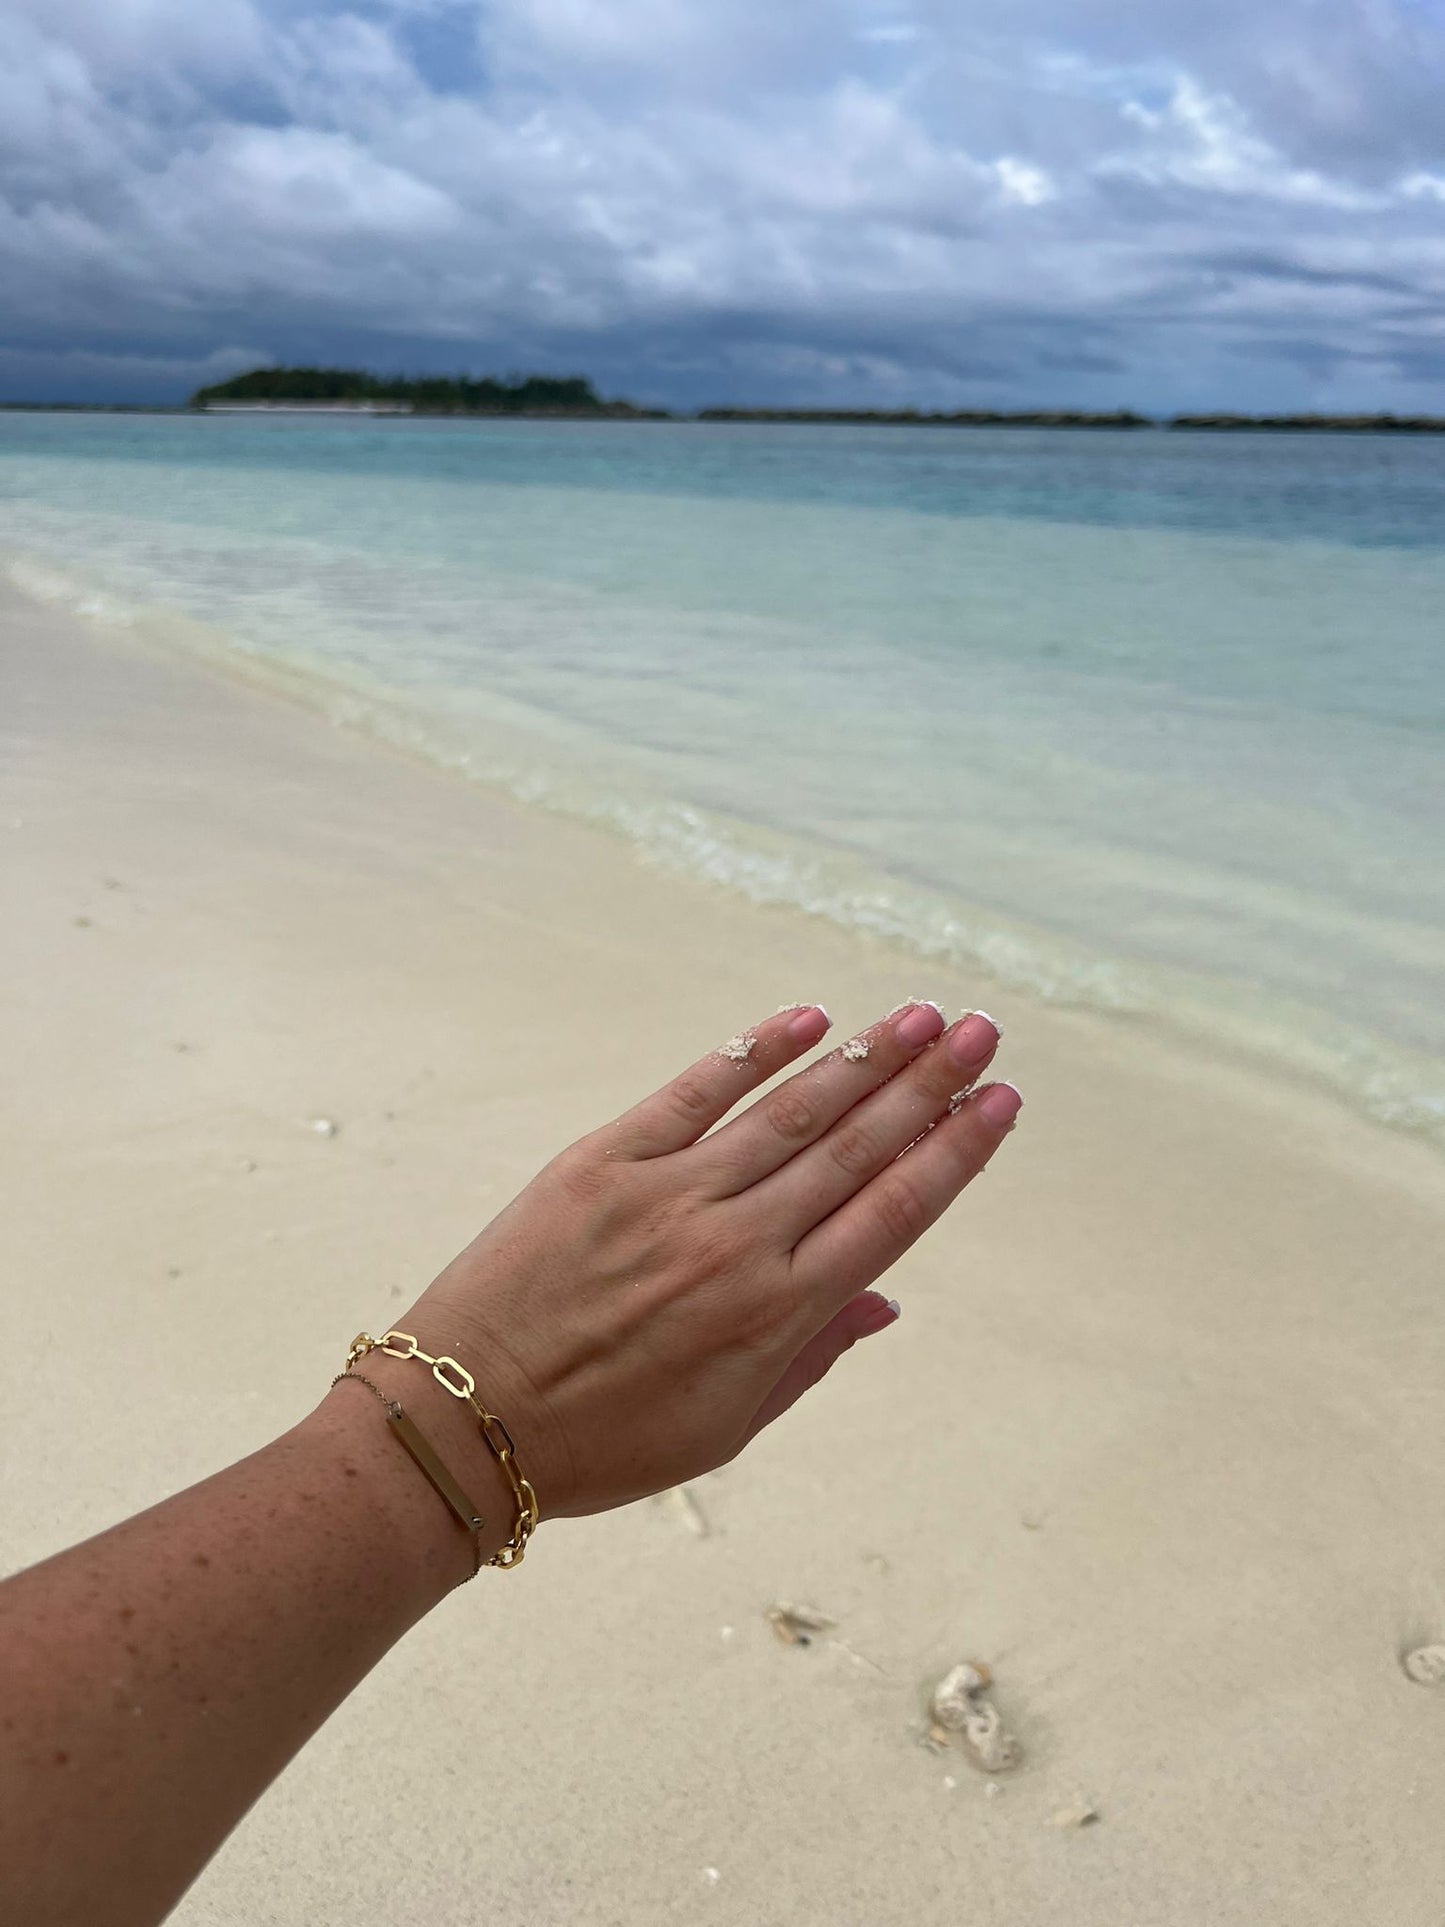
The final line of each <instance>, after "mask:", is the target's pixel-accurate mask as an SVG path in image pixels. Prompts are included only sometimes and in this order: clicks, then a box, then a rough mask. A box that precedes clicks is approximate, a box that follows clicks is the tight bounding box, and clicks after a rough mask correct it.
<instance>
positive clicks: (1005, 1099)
mask: <svg viewBox="0 0 1445 1927" xmlns="http://www.w3.org/2000/svg"><path fill="white" fill-rule="evenodd" d="M1023 1101H1024V1100H1023V1095H1022V1093H1021V1092H1019V1091H1016V1090H1015V1089H1014V1087H1013V1085H1012V1084H990V1085H988V1086H987V1087H986V1088H985V1089H984V1090H981V1091H980V1092H979V1094H978V1096H977V1097H976V1098H975V1099H974V1104H975V1105H976V1107H977V1109H978V1114H979V1116H980V1117H981V1118H982V1119H983V1121H984V1123H985V1124H989V1125H992V1127H993V1129H994V1130H995V1131H1006V1130H1007V1129H1008V1128H1009V1126H1010V1125H1011V1124H1012V1123H1013V1121H1014V1119H1015V1118H1016V1117H1017V1116H1018V1114H1019V1111H1020V1109H1021V1108H1022V1106H1023Z"/></svg>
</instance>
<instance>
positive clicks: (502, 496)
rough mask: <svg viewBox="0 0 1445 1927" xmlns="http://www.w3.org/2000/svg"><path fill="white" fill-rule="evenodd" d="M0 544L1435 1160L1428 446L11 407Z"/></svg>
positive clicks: (1440, 682) (1441, 842) (483, 767)
mask: <svg viewBox="0 0 1445 1927" xmlns="http://www.w3.org/2000/svg"><path fill="white" fill-rule="evenodd" d="M0 564H3V566H4V568H5V569H6V570H7V571H8V573H9V574H10V576H11V577H12V578H13V579H14V581H15V582H16V583H17V584H18V585H19V586H20V587H21V588H23V589H25V590H26V591H27V592H28V593H30V594H33V595H38V596H40V597H42V598H44V599H47V600H51V601H54V602H57V603H61V604H64V605H65V606H68V607H70V608H73V609H77V610H79V611H81V612H83V613H85V614H87V615H89V616H90V617H92V618H93V619H95V620H97V621H100V622H108V623H112V624H123V625H140V626H145V625H150V624H162V625H164V624H165V623H166V620H167V618H174V617H175V616H176V615H180V616H184V617H186V618H189V619H190V625H200V627H194V628H193V627H191V626H189V625H184V626H181V627H178V626H177V625H176V624H175V623H174V622H173V621H172V622H171V625H170V628H169V630H168V633H169V634H170V635H171V637H172V639H173V640H174V638H175V637H176V636H177V635H178V634H185V635H188V636H190V637H192V639H193V640H194V641H195V642H196V644H197V646H204V647H207V648H212V649H220V650H222V651H225V652H229V653H230V654H232V655H233V656H234V657H235V658H237V659H244V660H245V662H246V664H247V666H248V668H249V670H250V671H251V673H254V674H260V675H263V676H267V677H271V678H274V679H276V680H277V681H278V682H280V683H282V684H283V685H284V687H285V688H286V689H287V690H288V691H289V692H290V693H291V694H293V695H296V694H300V695H302V696H303V697H304V698H305V699H306V700H308V701H310V702H311V703H313V704H314V705H315V706H316V707H317V708H318V709H319V710H321V711H322V712H323V713H324V714H326V715H327V716H328V717H329V718H330V719H331V720H332V721H333V722H334V723H336V724H338V725H340V726H345V727H350V728H356V729H363V730H367V731H370V732H372V733H373V734H375V735H377V736H380V737H382V738H385V739H386V740H389V741H391V742H394V743H398V744H400V745H403V746H404V747H406V748H408V749H410V750H411V751H413V752H416V753H419V754H421V755H424V756H428V757H430V758H432V759H434V760H435V761H437V762H438V763H441V764H444V765H446V766H447V767H448V768H450V769H452V770H454V771H457V772H459V773H461V774H463V775H465V776H468V777H470V778H472V779H473V780H476V781H478V782H482V783H490V784H496V785H501V786H503V787H505V788H506V789H508V790H510V791H511V792H512V793H513V794H514V795H516V796H518V797H519V798H521V799H523V800H524V801H525V802H527V803H529V804H531V805H533V806H536V807H539V808H546V809H552V810H558V811H562V812H565V813H568V814H572V815H578V816H584V817H588V818H591V819H593V820H595V821H598V822H600V823H602V824H604V825H606V826H607V827H609V828H610V829H611V830H612V831H613V832H614V833H616V834H617V835H620V836H622V837H625V838H627V839H629V840H630V841H631V842H633V843H634V844H635V845H636V846H637V848H638V851H639V853H640V854H641V855H642V856H643V857H644V858H645V859H646V860H648V861H651V862H655V863H660V864H664V865H671V866H675V867H678V868H681V869H685V870H689V871H693V872H696V873H699V874H702V875H704V876H707V877H710V878H712V879H714V880H715V881H717V882H718V883H720V884H722V885H724V886H726V887H727V888H729V889H732V890H735V891H738V892H741V893H743V894H744V895H746V896H748V897H750V898H752V899H754V900H756V901H758V902H761V903H790V904H795V905H798V906H800V907H802V908H803V909H805V910H807V911H809V912H811V913H812V914H814V915H817V916H823V917H828V918H831V919H833V920H835V921H836V922H839V923H842V924H845V925H849V926H853V927H856V928H859V929H862V930H867V931H872V932H876V933H879V934H881V935H883V936H885V937H887V938H890V939H893V940H896V941H898V942H900V943H902V944H904V945H905V946H907V947H909V948H910V949H912V950H913V951H914V952H915V953H916V954H917V956H918V957H919V959H920V968H919V970H918V972H917V983H916V985H911V986H909V987H910V988H915V989H917V990H918V991H920V992H926V991H927V988H928V986H927V971H926V968H924V967H923V964H924V962H925V961H926V960H927V959H930V958H945V959H947V960H949V961H950V962H951V963H954V964H958V965H962V966H964V967H965V968H967V967H968V966H970V965H977V966H981V967H983V968H984V969H986V970H987V972H988V973H989V974H990V975H991V976H993V977H996V978H999V979H1002V980H1003V982H1004V983H1006V984H1013V985H1017V986H1021V987H1025V988H1027V989H1028V990H1030V991H1032V992H1034V993H1037V994H1039V995H1042V996H1044V997H1047V998H1050V999H1053V1000H1056V1001H1060V1002H1065V1003H1072V1004H1079V1005H1085V1006H1091V1007H1095V1008H1098V1009H1103V1010H1106V1011H1108V1012H1110V1013H1112V1014H1113V1017H1114V1019H1115V1020H1116V1021H1118V1022H1120V1023H1131V1022H1132V1023H1158V1024H1165V1025H1170V1026H1173V1027H1175V1028H1176V1029H1180V1030H1183V1031H1187V1032H1189V1033H1190V1034H1192V1035H1193V1036H1194V1037H1196V1038H1202V1039H1204V1040H1205V1041H1206V1042H1207V1044H1208V1045H1209V1046H1210V1047H1211V1048H1214V1049H1217V1050H1219V1051H1221V1052H1224V1053H1230V1054H1241V1053H1242V1054H1244V1055H1247V1056H1249V1057H1251V1058H1254V1059H1257V1060H1258V1059H1264V1060H1268V1061H1273V1062H1275V1063H1277V1064H1281V1065H1284V1066H1287V1067H1288V1068H1289V1069H1290V1070H1292V1071H1293V1072H1295V1073H1298V1074H1302V1075H1305V1076H1308V1077H1310V1078H1314V1079H1321V1080H1324V1081H1325V1082H1327V1083H1328V1084H1330V1085H1331V1086H1332V1087H1333V1088H1334V1089H1335V1090H1336V1091H1338V1092H1339V1093H1340V1094H1341V1095H1343V1096H1344V1097H1345V1098H1346V1099H1347V1100H1348V1101H1350V1102H1352V1103H1354V1104H1356V1105H1358V1106H1359V1107H1360V1108H1362V1109H1363V1110H1365V1111H1367V1112H1369V1113H1370V1114H1371V1115H1373V1116H1374V1117H1375V1118H1377V1119H1379V1120H1381V1121H1383V1122H1386V1123H1389V1124H1392V1125H1394V1126H1397V1127H1399V1128H1401V1129H1405V1130H1409V1131H1412V1132H1415V1133H1419V1134H1422V1135H1425V1136H1429V1137H1433V1138H1434V1139H1435V1140H1436V1141H1437V1142H1438V1143H1440V1144H1441V1145H1442V1146H1445V994H1442V988H1445V660H1442V659H1445V646H1442V638H1445V438H1432V437H1415V438H1411V437H1390V436H1348V435H1339V436H1335V435H1260V434H1235V435H1208V434H1188V433H1166V432H1162V431H1134V432H1121V431H1088V432H1085V431H1072V432H1071V431H1067V430H1064V431H1058V430H1054V431H1049V430H1041V431H1036V430H1024V429H999V430H989V429H947V428H920V429H909V428H897V427H880V428H853V427H822V426H819V427H805V426H787V427H784V426H760V425H754V424H747V425H721V424H718V425H713V424H703V423H684V422H679V423H661V422H660V423H627V422H598V423H579V422H541V421H532V422H520V421H519V422H463V421H427V420H422V421H416V420H406V419H400V420H369V419H366V418H360V419H340V420H338V419H336V418H331V419H326V420H317V419H314V418H313V419H307V418H304V417H294V416H291V417H288V416H275V417H268V418H254V417H251V418H247V417H219V418H211V417H186V416H177V417H164V416H156V417H144V416H134V417H131V416H105V415H25V414H8V415H7V414H0ZM791 988H792V987H791V986H787V985H785V986H783V989H789V990H790V989H791ZM780 994H781V993H780Z"/></svg>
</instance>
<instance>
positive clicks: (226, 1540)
mask: <svg viewBox="0 0 1445 1927" xmlns="http://www.w3.org/2000/svg"><path fill="white" fill-rule="evenodd" d="M417 1376H418V1377H420V1375H419V1374H418V1375H417ZM389 1389H395V1390H396V1391H397V1393H398V1395H402V1394H403V1393H405V1392H408V1391H409V1392H412V1393H415V1394H416V1395H415V1396H414V1397H408V1398H407V1404H408V1409H409V1410H411V1411H412V1412H413V1413H414V1415H415V1416H416V1417H417V1419H418V1422H419V1423H421V1425H422V1426H423V1428H424V1429H425V1430H427V1431H428V1433H429V1434H430V1435H431V1436H432V1437H433V1438H434V1441H435V1443H436V1446H437V1449H438V1450H439V1451H441V1452H442V1453H443V1454H444V1456H446V1457H448V1459H449V1462H450V1463H451V1464H452V1465H453V1466H454V1467H455V1469H456V1471H457V1473H458V1476H459V1477H464V1478H465V1479H466V1480H467V1481H468V1483H469V1487H470V1489H471V1490H472V1491H473V1493H474V1495H475V1496H476V1498H477V1500H478V1502H479V1503H480V1504H481V1505H482V1507H483V1509H484V1511H485V1512H486V1514H487V1518H488V1522H489V1535H488V1536H489V1538H490V1541H491V1543H490V1544H489V1545H487V1546H486V1547H485V1550H487V1551H490V1550H491V1549H492V1547H493V1546H494V1545H496V1544H500V1543H501V1541H502V1540H503V1539H504V1538H505V1537H506V1535H507V1532H508V1530H509V1528H510V1512H509V1508H508V1506H507V1502H506V1496H505V1493H504V1491H503V1489H502V1487H501V1483H500V1481H499V1480H497V1479H495V1477H494V1474H493V1473H492V1472H490V1471H489V1469H488V1462H487V1455H486V1454H485V1452H484V1451H482V1450H478V1449H476V1446H475V1443H474V1442H470V1441H468V1439H467V1437H466V1434H465V1429H464V1427H462V1426H460V1425H459V1423H458V1419H457V1418H456V1417H453V1415H451V1414H450V1413H448V1412H447V1411H446V1409H445V1408H446V1407H447V1406H448V1405H450V1404H451V1401H450V1400H448V1399H446V1398H444V1397H441V1396H439V1395H438V1396H436V1397H433V1398H431V1399H428V1398H427V1396H426V1387H425V1384H424V1382H423V1384H421V1385H420V1386H412V1387H403V1386H400V1385H398V1386H395V1387H391V1388H389ZM473 1557H474V1554H473V1548H472V1542H471V1540H470V1539H469V1538H468V1536H467V1535H466V1534H465V1533H464V1532H463V1531H462V1530H461V1528H460V1527H459V1526H458V1525H457V1524H456V1523H455V1521H454V1520H453V1519H452V1517H451V1515H450V1514H449V1513H448V1512H447V1511H446V1509H445V1507H444V1506H443V1504H442V1502H441V1500H440V1499H439V1498H438V1497H437V1495H436V1494H435V1492H434V1491H433V1490H432V1488H431V1487H430V1485H429V1484H428V1483H427V1481H426V1480H425V1479H424V1478H423V1477H422V1475H421V1473H420V1472H419V1471H418V1470H417V1468H416V1467H415V1465H413V1464H412V1462H411V1461H410V1459H409V1458H408V1457H407V1455H406V1453H405V1452H404V1451H403V1450H402V1449H401V1448H400V1446H399V1445H398V1444H397V1442H396V1441H395V1440H394V1439H393V1438H392V1436H391V1435H390V1433H389V1431H388V1428H387V1426H386V1424H385V1418H384V1413H383V1411H382V1409H381V1406H380V1405H379V1404H378V1402H377V1401H376V1400H375V1399H374V1398H373V1397H372V1396H371V1394H370V1393H368V1392H367V1391H366V1390H365V1388H364V1387H360V1386H351V1385H343V1386H339V1387H337V1389H336V1390H335V1391H333V1392H332V1393H331V1395H330V1396H329V1398H327V1399H326V1400H325V1401H324V1402H323V1404H322V1405H321V1406H320V1407H319V1408H318V1410H317V1411H316V1412H314V1413H313V1414H311V1416H310V1417H309V1418H307V1419H306V1420H304V1421H303V1422H302V1424H300V1425H299V1426H297V1427H296V1428H295V1429H294V1430H293V1431H291V1432H288V1433H286V1434H285V1435H284V1436H283V1437H281V1438H279V1439H277V1440H276V1441H275V1442H274V1443H273V1444H271V1445H268V1446H267V1447H265V1448H264V1450H262V1451H260V1452H257V1453H256V1454H255V1455H254V1456H253V1457H251V1458H249V1459H245V1460H243V1461H242V1462H241V1463H240V1464H238V1465H234V1466H231V1467H229V1468H228V1469H227V1470H226V1471H224V1472H221V1473H218V1474H217V1475H216V1476H215V1477H214V1478H211V1479H207V1480H206V1481H205V1482H204V1483H203V1484H201V1485H198V1486H194V1487H192V1488H191V1489H190V1490H188V1491H186V1492H183V1493H180V1494H179V1495H177V1496H176V1497H175V1498H173V1499H169V1500H167V1501H166V1502H165V1503H164V1504H162V1505H159V1506H156V1507H154V1508H153V1509H152V1510H151V1511H149V1512H146V1513H142V1514H141V1515H139V1516H138V1517H137V1518H135V1519H131V1520H129V1521H127V1522H126V1523H125V1524H124V1525H121V1526H117V1527H116V1528H115V1529H114V1530H112V1531H110V1532H106V1533H102V1534H101V1535H100V1536H99V1537H98V1538H95V1539H92V1540H90V1541H88V1542H87V1543H86V1544H84V1545H81V1546H78V1547H76V1548H74V1549H73V1550H72V1551H69V1552H66V1553H63V1554H61V1555H60V1556H59V1557H57V1558H55V1559H51V1560H48V1561H47V1562H46V1563H45V1564H43V1565H40V1566H36V1567H34V1568H32V1569H31V1570H30V1571H28V1572H25V1573H21V1574H19V1575H17V1576H16V1577H15V1578H13V1579H11V1580H9V1581H8V1582H7V1583H6V1584H5V1585H3V1586H0V1654H3V1667H4V1683H3V1686H0V1720H3V1733H0V1781H3V1783H4V1792H3V1795H0V1900H3V1903H4V1904H3V1905H0V1913H3V1914H4V1915H5V1917H6V1918H13V1919H15V1920H17V1921H19V1920H24V1921H25V1922H26V1923H27V1927H48V1923H52V1922H55V1923H59V1922H67V1923H69V1922H75V1921H80V1920H84V1921H85V1922H86V1923H87V1927H121V1924H122V1923H127V1924H128V1923H138V1922H149V1921H155V1920H158V1919H159V1918H160V1917H161V1916H162V1915H163V1914H164V1913H165V1912H166V1911H167V1910H168V1909H169V1908H170V1907H171V1906H172V1905H173V1904H174V1903H175V1901H176V1899H177V1898H178V1897H179V1895H180V1894H181V1893H182V1892H183V1891H184V1889H185V1888H186V1886H187V1885H189V1883H190V1882H191V1881H192V1880H193V1879H194V1878H195V1876H196V1874H197V1873H198V1872H199V1871H200V1869H201V1867H202V1866H203V1865H204V1864H205V1862H206V1860H207V1859H208V1858H209V1856H210V1855H211V1854H212V1853H213V1852H214V1851H215V1850H216V1848H217V1847H218V1846H219V1844H220V1842H221V1841H222V1840H223V1839H224V1838H225V1836H226V1835H227V1833H229V1831H230V1830H231V1828H232V1827H233V1826H234V1825H235V1824H236V1822H237V1821H238V1820H239V1819H240V1817H241V1815H242V1814H243V1813H244V1812H245V1811H246V1809H247V1808H248V1807H249V1806H250V1805H251V1804H252V1802H253V1801H254V1800H255V1799H256V1798H257V1797H258V1795H259V1794H260V1793H261V1792H262V1791H263V1790H264V1789H265V1787H266V1786H267V1785H268V1784H269V1783H270V1782H271V1780H273V1779H274V1778H275V1777H276V1775H277V1774H278V1773H279V1772H280V1771H281V1770H282V1768H283V1767H284V1766H285V1765H286V1763H287V1761H288V1760H289V1759H290V1758H291V1757H292V1755H293V1754H295V1753H296V1752H297V1750H298V1749H299V1748H300V1747H301V1746H302V1745H303V1744H304V1743H305V1742H306V1740H307V1739H308V1738H309V1737H310V1735H311V1734H312V1733H313V1732H315V1730H316V1729H317V1727H318V1726H320V1725H321V1723H322V1722H323V1721H324V1720H325V1719H326V1718H327V1716H328V1715H329V1714H330V1713H331V1712H332V1711H333V1709H334V1708H335V1707H336V1706H337V1705H338V1704H339V1703H340V1702H341V1700H343V1699H344V1698H345V1697H346V1695H347V1694H348V1693H349V1692H350V1691H351V1690H352V1688H353V1687H354V1686H355V1685H356V1683H357V1682H358V1680H360V1679H361V1678H362V1677H363V1676H364V1675H365V1674H366V1673H367V1672H368V1671H369V1670H370V1668H371V1667H372V1666H374V1665H375V1664H376V1662H377V1660H378V1659H380V1658H381V1656H382V1654H383V1653H385V1652H386V1650H387V1649H388V1648H389V1647H390V1646H391V1645H392V1644H394V1642H395V1641H396V1640H397V1639H399V1638H400V1637H401V1635H402V1634H403V1633H404V1632H406V1631H407V1629H408V1628H409V1627H410V1626H411V1625H413V1624H414V1623H415V1622H416V1621H417V1620H418V1619H420V1618H421V1617H422V1616H423V1615H424V1614H425V1613H426V1612H427V1611H429V1610H430V1608H431V1607H432V1606H433V1605H435V1604H436V1603H437V1601H438V1600H439V1599H441V1598H442V1597H443V1596H444V1595H445V1594H446V1593H447V1592H448V1591H450V1590H451V1588H452V1587H453V1586H454V1585H456V1584H458V1583H459V1582H460V1581H461V1580H463V1579H465V1578H467V1577H468V1576H469V1575H470V1573H471V1571H472V1564H473Z"/></svg>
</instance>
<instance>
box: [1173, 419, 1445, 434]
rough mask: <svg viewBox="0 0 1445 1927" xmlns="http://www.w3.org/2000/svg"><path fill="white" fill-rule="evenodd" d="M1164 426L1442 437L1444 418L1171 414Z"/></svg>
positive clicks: (1221, 431) (1222, 430) (1214, 430)
mask: <svg viewBox="0 0 1445 1927" xmlns="http://www.w3.org/2000/svg"><path fill="white" fill-rule="evenodd" d="M1166 426H1167V427H1169V428H1195V429H1208V430H1209V431H1210V432H1211V433H1214V434H1229V433H1231V432H1234V431H1238V430H1241V429H1253V430H1255V431H1256V432H1258V431H1259V430H1260V429H1267V430H1270V431H1272V432H1285V433H1289V434H1294V435H1298V434H1329V435H1445V415H1174V416H1172V417H1171V418H1170V420H1169V421H1168V423H1167V424H1166Z"/></svg>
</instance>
